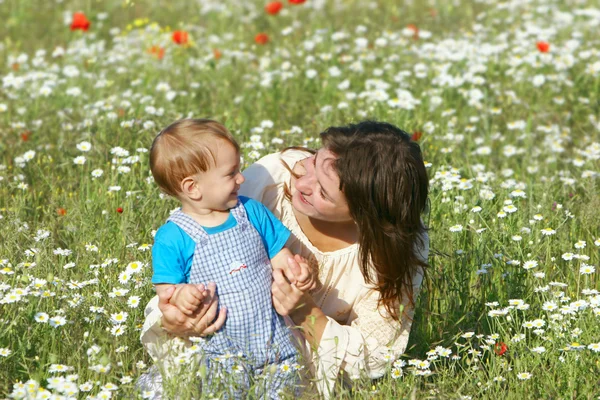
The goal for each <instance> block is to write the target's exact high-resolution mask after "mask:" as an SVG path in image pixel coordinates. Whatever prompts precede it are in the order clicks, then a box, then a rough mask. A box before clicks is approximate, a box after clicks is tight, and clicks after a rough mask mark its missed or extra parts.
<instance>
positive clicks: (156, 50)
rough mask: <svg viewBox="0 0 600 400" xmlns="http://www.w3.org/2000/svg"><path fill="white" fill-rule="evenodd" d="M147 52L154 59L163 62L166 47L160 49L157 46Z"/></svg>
mask: <svg viewBox="0 0 600 400" xmlns="http://www.w3.org/2000/svg"><path fill="white" fill-rule="evenodd" d="M147 51H148V53H150V54H152V55H153V56H154V57H156V58H158V59H159V60H162V58H163V57H164V56H165V49H164V47H160V46H157V45H154V46H152V47H150V48H149V49H148V50H147Z"/></svg>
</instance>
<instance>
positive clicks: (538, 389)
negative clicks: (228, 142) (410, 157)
mask: <svg viewBox="0 0 600 400" xmlns="http://www.w3.org/2000/svg"><path fill="white" fill-rule="evenodd" d="M264 7H265V3H263V2H257V1H254V0H250V1H246V2H239V1H232V0H219V1H217V0H208V1H199V0H188V1H182V0H176V1H166V0H156V1H150V0H146V1H137V0H105V1H99V0H87V1H83V0H82V1H75V0H61V1H57V0H47V1H46V0H44V1H43V0H4V1H0V17H1V19H2V21H3V24H2V26H1V27H0V60H1V62H0V75H1V76H2V86H1V88H0V398H4V397H11V398H31V399H33V398H40V399H41V398H56V399H59V398H65V399H70V398H82V399H83V398H90V399H106V398H110V397H113V398H132V397H135V396H137V395H138V394H137V393H136V392H135V389H134V382H135V380H136V379H137V377H138V376H139V375H140V374H141V373H143V372H144V371H146V370H147V368H148V367H149V365H150V360H149V357H148V356H147V355H146V354H145V353H144V351H143V349H142V347H141V344H140V342H139V330H140V327H141V324H142V322H143V309H144V305H145V303H146V302H147V301H148V299H150V298H151V297H152V296H153V289H152V286H151V284H150V277H151V265H150V261H151V254H150V251H149V250H150V247H151V245H152V242H153V231H154V230H156V229H157V228H158V227H159V226H160V225H161V224H162V223H164V220H165V219H166V217H167V216H168V214H169V211H170V210H172V209H173V208H174V207H176V203H175V202H174V201H172V200H169V199H168V198H164V197H163V196H160V195H159V191H158V189H157V187H156V185H155V184H154V183H153V181H152V179H151V175H150V172H149V166H148V153H147V149H148V148H149V146H150V143H151V141H152V139H153V138H154V136H155V134H156V133H157V132H158V130H160V128H161V127H164V126H165V125H167V124H168V123H170V122H172V121H174V120H175V119H178V118H181V117H185V116H194V117H211V118H214V119H217V120H219V121H222V122H223V123H224V124H225V125H226V126H227V127H228V128H229V129H230V130H231V131H232V132H234V133H235V135H236V137H237V139H238V140H239V142H240V143H242V147H243V158H244V164H245V165H246V166H247V165H249V164H251V163H252V162H253V161H254V160H256V159H258V158H260V157H261V156H263V155H266V154H269V153H271V152H274V151H277V150H279V149H282V148H284V147H286V146H289V145H307V146H313V147H317V146H318V140H317V139H316V138H318V133H319V132H320V131H322V130H324V129H325V128H326V127H328V126H330V125H342V124H346V123H348V122H353V121H354V122H355V121H359V120H362V119H377V120H384V121H388V122H391V123H393V124H395V125H397V126H399V127H401V128H403V129H404V130H406V131H407V132H409V133H411V134H414V135H413V137H414V138H415V139H416V140H419V143H420V144H421V146H422V149H423V152H424V155H425V158H426V160H427V167H428V171H429V174H430V175H429V177H430V180H431V191H430V199H431V210H430V213H429V214H428V215H425V216H424V220H425V221H426V223H427V224H428V226H429V227H430V237H431V245H432V251H431V254H430V259H429V263H430V268H429V269H428V279H427V280H426V282H425V284H424V287H423V291H422V292H421V295H420V298H419V302H418V304H417V312H416V317H415V321H414V324H413V328H412V333H411V340H410V344H409V347H408V349H407V352H406V353H407V354H406V356H405V357H403V358H402V361H401V362H395V363H392V362H391V363H390V370H389V374H387V375H386V376H385V377H384V378H382V379H380V380H378V381H376V382H370V381H359V382H358V383H357V385H356V387H355V388H354V389H353V391H348V390H342V391H341V392H340V396H341V397H344V398H381V399H387V398H418V399H421V398H461V399H463V398H473V399H478V398H496V399H497V398H499V397H500V396H502V397H503V398H508V399H529V398H531V399H541V398H544V399H546V398H549V399H563V398H565V399H566V398H568V399H597V398H600V294H599V293H600V292H599V290H600V279H599V276H598V268H599V261H600V256H599V249H600V212H599V211H600V195H599V193H598V190H599V186H600V185H599V178H600V100H599V99H600V34H599V32H600V8H599V6H598V4H597V3H596V2H594V1H592V0H589V1H586V0H579V1H578V0H569V1H555V0H545V1H541V0H531V1H525V0H513V1H495V0H480V1H461V0H455V1H442V0H428V1H427V2H417V1H412V0H411V1H409V0H406V1H405V2H404V4H401V2H395V1H391V0H376V1H359V0H345V1H325V0H313V1H310V0H309V1H306V2H304V3H302V4H290V3H288V2H287V1H285V2H283V8H282V10H281V11H280V12H279V13H278V14H277V15H270V14H269V13H267V12H266V11H265V8H264ZM75 12H82V13H84V16H81V15H77V16H75V18H74V13H75ZM176 32H177V33H176ZM261 33H262V34H264V35H259V34H261ZM257 35H258V36H257ZM177 42H179V43H177ZM181 394H182V396H183V397H184V398H185V396H186V394H185V392H184V391H183V390H182V392H181Z"/></svg>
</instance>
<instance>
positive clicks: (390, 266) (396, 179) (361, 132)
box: [142, 121, 429, 396]
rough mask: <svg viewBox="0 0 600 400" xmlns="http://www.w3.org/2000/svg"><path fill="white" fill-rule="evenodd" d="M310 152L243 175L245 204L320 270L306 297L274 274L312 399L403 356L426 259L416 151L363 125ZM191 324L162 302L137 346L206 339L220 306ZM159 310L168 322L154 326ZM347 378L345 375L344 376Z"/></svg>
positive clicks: (422, 177) (404, 137)
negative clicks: (267, 213) (277, 226)
mask: <svg viewBox="0 0 600 400" xmlns="http://www.w3.org/2000/svg"><path fill="white" fill-rule="evenodd" d="M321 140H322V144H323V147H322V148H321V149H320V150H318V151H316V152H313V151H306V150H299V149H293V150H287V151H284V152H282V153H276V154H272V155H269V156H266V157H264V158H262V159H261V160H259V161H258V162H257V163H255V164H253V165H252V166H250V167H249V168H248V169H247V170H246V171H244V177H245V178H246V182H245V184H244V185H243V186H242V189H241V191H240V194H241V195H244V196H248V197H252V198H254V199H256V200H259V201H261V202H262V203H263V204H265V205H266V206H267V207H268V208H269V209H270V210H271V211H272V212H273V213H274V214H275V215H276V216H277V217H278V218H280V219H281V221H282V222H283V224H284V225H286V226H287V227H288V229H290V231H291V232H292V237H291V238H290V240H289V241H288V244H287V247H288V248H289V249H290V250H291V251H292V253H296V254H299V255H301V256H303V257H305V258H306V259H308V260H309V262H310V264H311V267H312V268H315V269H316V270H317V271H318V278H319V279H318V280H319V284H318V286H317V288H316V289H314V290H312V291H310V292H307V293H303V292H301V291H300V290H298V289H297V288H296V287H295V286H294V285H291V284H290V283H289V282H288V280H287V279H286V278H285V277H284V276H283V275H282V274H281V273H280V272H277V271H275V272H274V274H273V285H272V295H273V304H274V306H275V309H276V310H277V312H279V313H280V314H281V315H284V316H287V317H289V318H290V319H291V322H292V323H293V325H295V326H298V327H300V328H301V329H300V330H299V332H298V331H296V332H298V335H299V336H301V339H303V342H304V344H305V346H304V349H303V350H304V354H305V356H306V357H307V360H309V363H308V364H309V365H308V367H309V370H310V371H311V372H312V374H313V376H314V377H315V378H316V383H317V387H318V389H319V391H320V392H321V393H322V394H324V395H326V396H327V395H329V394H330V393H331V390H332V389H333V386H334V384H335V382H336V381H337V380H340V379H341V380H343V381H345V383H348V384H350V383H351V380H352V379H355V378H358V377H360V376H364V375H366V376H368V377H370V378H378V377H381V376H382V375H383V374H384V372H385V370H386V367H387V365H388V364H389V362H390V360H394V359H396V358H397V357H398V356H399V355H400V354H401V353H402V352H403V351H404V350H405V348H406V344H407V342H408V334H409V331H410V326H411V323H412V316H413V313H414V304H415V300H416V296H417V294H418V291H419V288H420V286H421V282H422V278H423V268H424V267H426V265H427V264H426V260H427V255H428V251H429V240H428V236H427V233H426V228H425V226H424V225H423V223H422V221H421V218H420V216H421V214H422V213H423V212H424V211H425V208H426V203H427V192H428V185H429V184H428V178H427V172H426V170H425V166H424V163H423V158H422V155H421V150H420V148H419V145H418V144H417V143H415V142H413V141H411V139H410V136H409V135H408V134H407V133H406V132H404V131H402V130H400V129H398V128H397V127H395V126H393V125H390V124H387V123H381V122H373V121H365V122H361V123H358V124H351V125H348V126H344V127H330V128H328V129H327V130H326V131H324V132H323V133H321ZM209 292H210V294H211V295H212V296H209V297H210V300H209V301H207V302H206V304H205V306H204V307H203V309H202V310H201V311H200V312H199V313H198V314H197V315H196V317H193V318H187V317H185V316H184V315H183V314H180V313H179V312H178V311H177V310H176V309H174V307H172V306H170V305H169V303H168V298H161V299H160V302H159V303H160V304H158V308H157V303H156V300H153V301H151V303H150V304H149V306H148V308H147V313H148V316H147V320H146V324H145V325H144V328H143V331H142V341H143V342H144V343H145V344H146V347H147V349H148V351H149V352H150V353H151V354H153V355H154V357H155V359H160V358H161V354H165V352H164V349H161V348H160V345H157V344H156V343H157V336H160V335H161V334H162V335H163V336H164V332H162V331H161V329H160V325H161V324H162V327H163V329H166V330H168V331H170V332H171V333H173V334H176V335H178V336H185V335H190V334H201V335H206V334H210V333H213V332H215V331H216V330H218V329H219V328H220V326H221V325H222V324H223V321H224V319H225V315H224V313H221V314H220V315H219V316H218V318H217V319H216V320H215V321H214V322H212V324H211V321H213V320H214V318H215V316H216V315H215V314H216V312H215V311H216V304H217V301H218V299H217V298H216V296H214V286H211V287H209ZM160 310H162V311H163V313H164V315H163V316H162V319H161V313H160ZM341 371H343V373H341Z"/></svg>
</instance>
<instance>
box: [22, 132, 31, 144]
mask: <svg viewBox="0 0 600 400" xmlns="http://www.w3.org/2000/svg"><path fill="white" fill-rule="evenodd" d="M29 135H31V132H29V131H25V132H22V133H21V140H22V141H24V142H26V141H28V140H29Z"/></svg>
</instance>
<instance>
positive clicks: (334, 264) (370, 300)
mask: <svg viewBox="0 0 600 400" xmlns="http://www.w3.org/2000/svg"><path fill="white" fill-rule="evenodd" d="M307 156H308V154H307V153H306V152H303V151H298V150H290V151H286V152H284V153H283V154H282V153H275V154H271V155H268V156H265V157H263V158H262V159H260V160H259V161H257V162H256V163H255V164H253V165H251V166H250V167H248V169H246V170H245V171H244V172H243V175H244V177H245V178H246V181H245V183H244V184H243V185H242V188H241V190H240V195H242V196H247V197H251V198H253V199H255V200H258V201H260V202H261V203H263V204H264V205H265V206H267V208H269V209H270V210H271V211H272V212H273V214H274V215H275V216H276V217H278V218H279V219H280V220H281V222H283V224H284V225H285V226H286V227H287V228H288V229H289V230H290V231H291V232H292V235H291V237H290V239H289V240H288V243H287V245H286V247H287V248H288V249H289V250H290V251H291V252H292V253H294V254H300V255H301V256H303V257H305V258H306V259H308V260H309V262H310V263H311V266H313V267H316V266H317V265H318V271H319V273H318V281H319V283H318V286H317V288H316V289H315V290H313V291H312V292H311V293H310V294H311V296H312V298H313V299H314V301H315V303H316V304H317V306H318V307H320V308H321V310H322V311H323V313H324V314H325V315H326V316H327V319H328V323H327V325H326V327H325V330H324V332H323V335H322V338H321V342H320V344H319V348H318V350H317V353H316V354H311V351H310V350H309V349H310V346H308V344H305V346H304V349H301V350H302V351H303V353H304V355H305V357H307V358H306V359H309V360H310V359H312V361H313V362H312V364H310V365H308V367H309V370H310V372H311V374H313V376H314V377H315V378H316V383H317V388H318V389H319V392H321V394H323V395H325V396H326V397H329V394H330V392H331V390H332V389H333V385H334V384H335V381H336V380H337V379H343V380H344V381H345V382H346V383H351V380H352V379H355V378H358V377H360V376H361V375H366V376H368V377H370V378H372V379H375V378H379V377H381V376H383V374H384V373H385V370H386V367H387V366H388V365H389V363H390V360H395V359H396V358H398V356H399V355H400V354H402V353H403V352H404V350H405V348H406V345H407V342H408V335H409V333H410V327H411V324H412V318H413V314H414V309H413V307H412V306H411V305H410V302H409V300H408V299H404V301H403V305H404V307H405V308H404V312H403V316H402V318H401V321H396V320H393V319H391V318H388V317H387V312H386V311H385V309H384V308H383V307H379V308H378V306H377V303H378V299H379V293H378V292H377V291H376V290H374V289H373V287H372V286H370V285H367V284H366V283H365V280H364V278H363V276H362V273H361V271H360V266H359V262H358V259H359V252H358V245H357V244H353V245H350V246H348V247H346V248H343V249H340V250H336V251H331V252H323V251H320V250H318V249H317V248H315V247H314V246H313V245H312V243H311V242H310V241H309V240H308V238H307V237H306V236H305V235H304V233H303V232H302V230H301V229H300V226H299V225H298V222H297V221H296V218H295V216H294V213H293V209H292V204H291V203H290V201H289V200H288V199H287V198H286V197H285V195H284V190H283V187H284V184H285V183H287V185H288V187H289V185H290V180H291V174H290V173H289V171H288V170H287V169H286V168H285V167H284V166H283V164H282V162H281V161H284V162H285V163H287V165H289V166H290V168H293V167H294V165H295V163H296V162H297V161H299V160H302V159H304V158H306V157H307ZM424 244H425V246H424V248H423V249H420V251H419V253H420V257H421V258H422V259H423V260H425V261H426V260H427V256H428V253H429V239H428V237H427V235H425V240H424ZM422 280H423V274H422V271H421V270H420V269H419V273H417V274H416V275H415V276H414V277H413V296H414V299H415V301H416V297H417V295H418V293H419V290H420V287H421V282H422ZM157 304H158V302H157V298H156V297H155V298H154V299H152V300H151V301H150V303H149V304H148V306H147V307H146V321H145V323H144V326H143V328H142V334H141V340H142V343H143V344H144V346H145V347H146V349H147V350H148V352H149V353H150V355H151V356H152V357H153V359H154V360H155V362H160V361H161V360H162V361H166V360H165V357H166V356H165V355H166V354H167V353H169V352H168V351H167V350H166V343H167V342H170V341H167V342H165V341H164V340H160V337H162V338H163V339H164V337H165V336H166V333H165V332H164V331H163V330H162V329H161V328H160V327H159V326H158V321H159V320H160V317H161V314H160V311H159V310H158V307H157ZM179 342H180V343H183V342H184V341H179ZM340 371H343V374H340Z"/></svg>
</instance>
